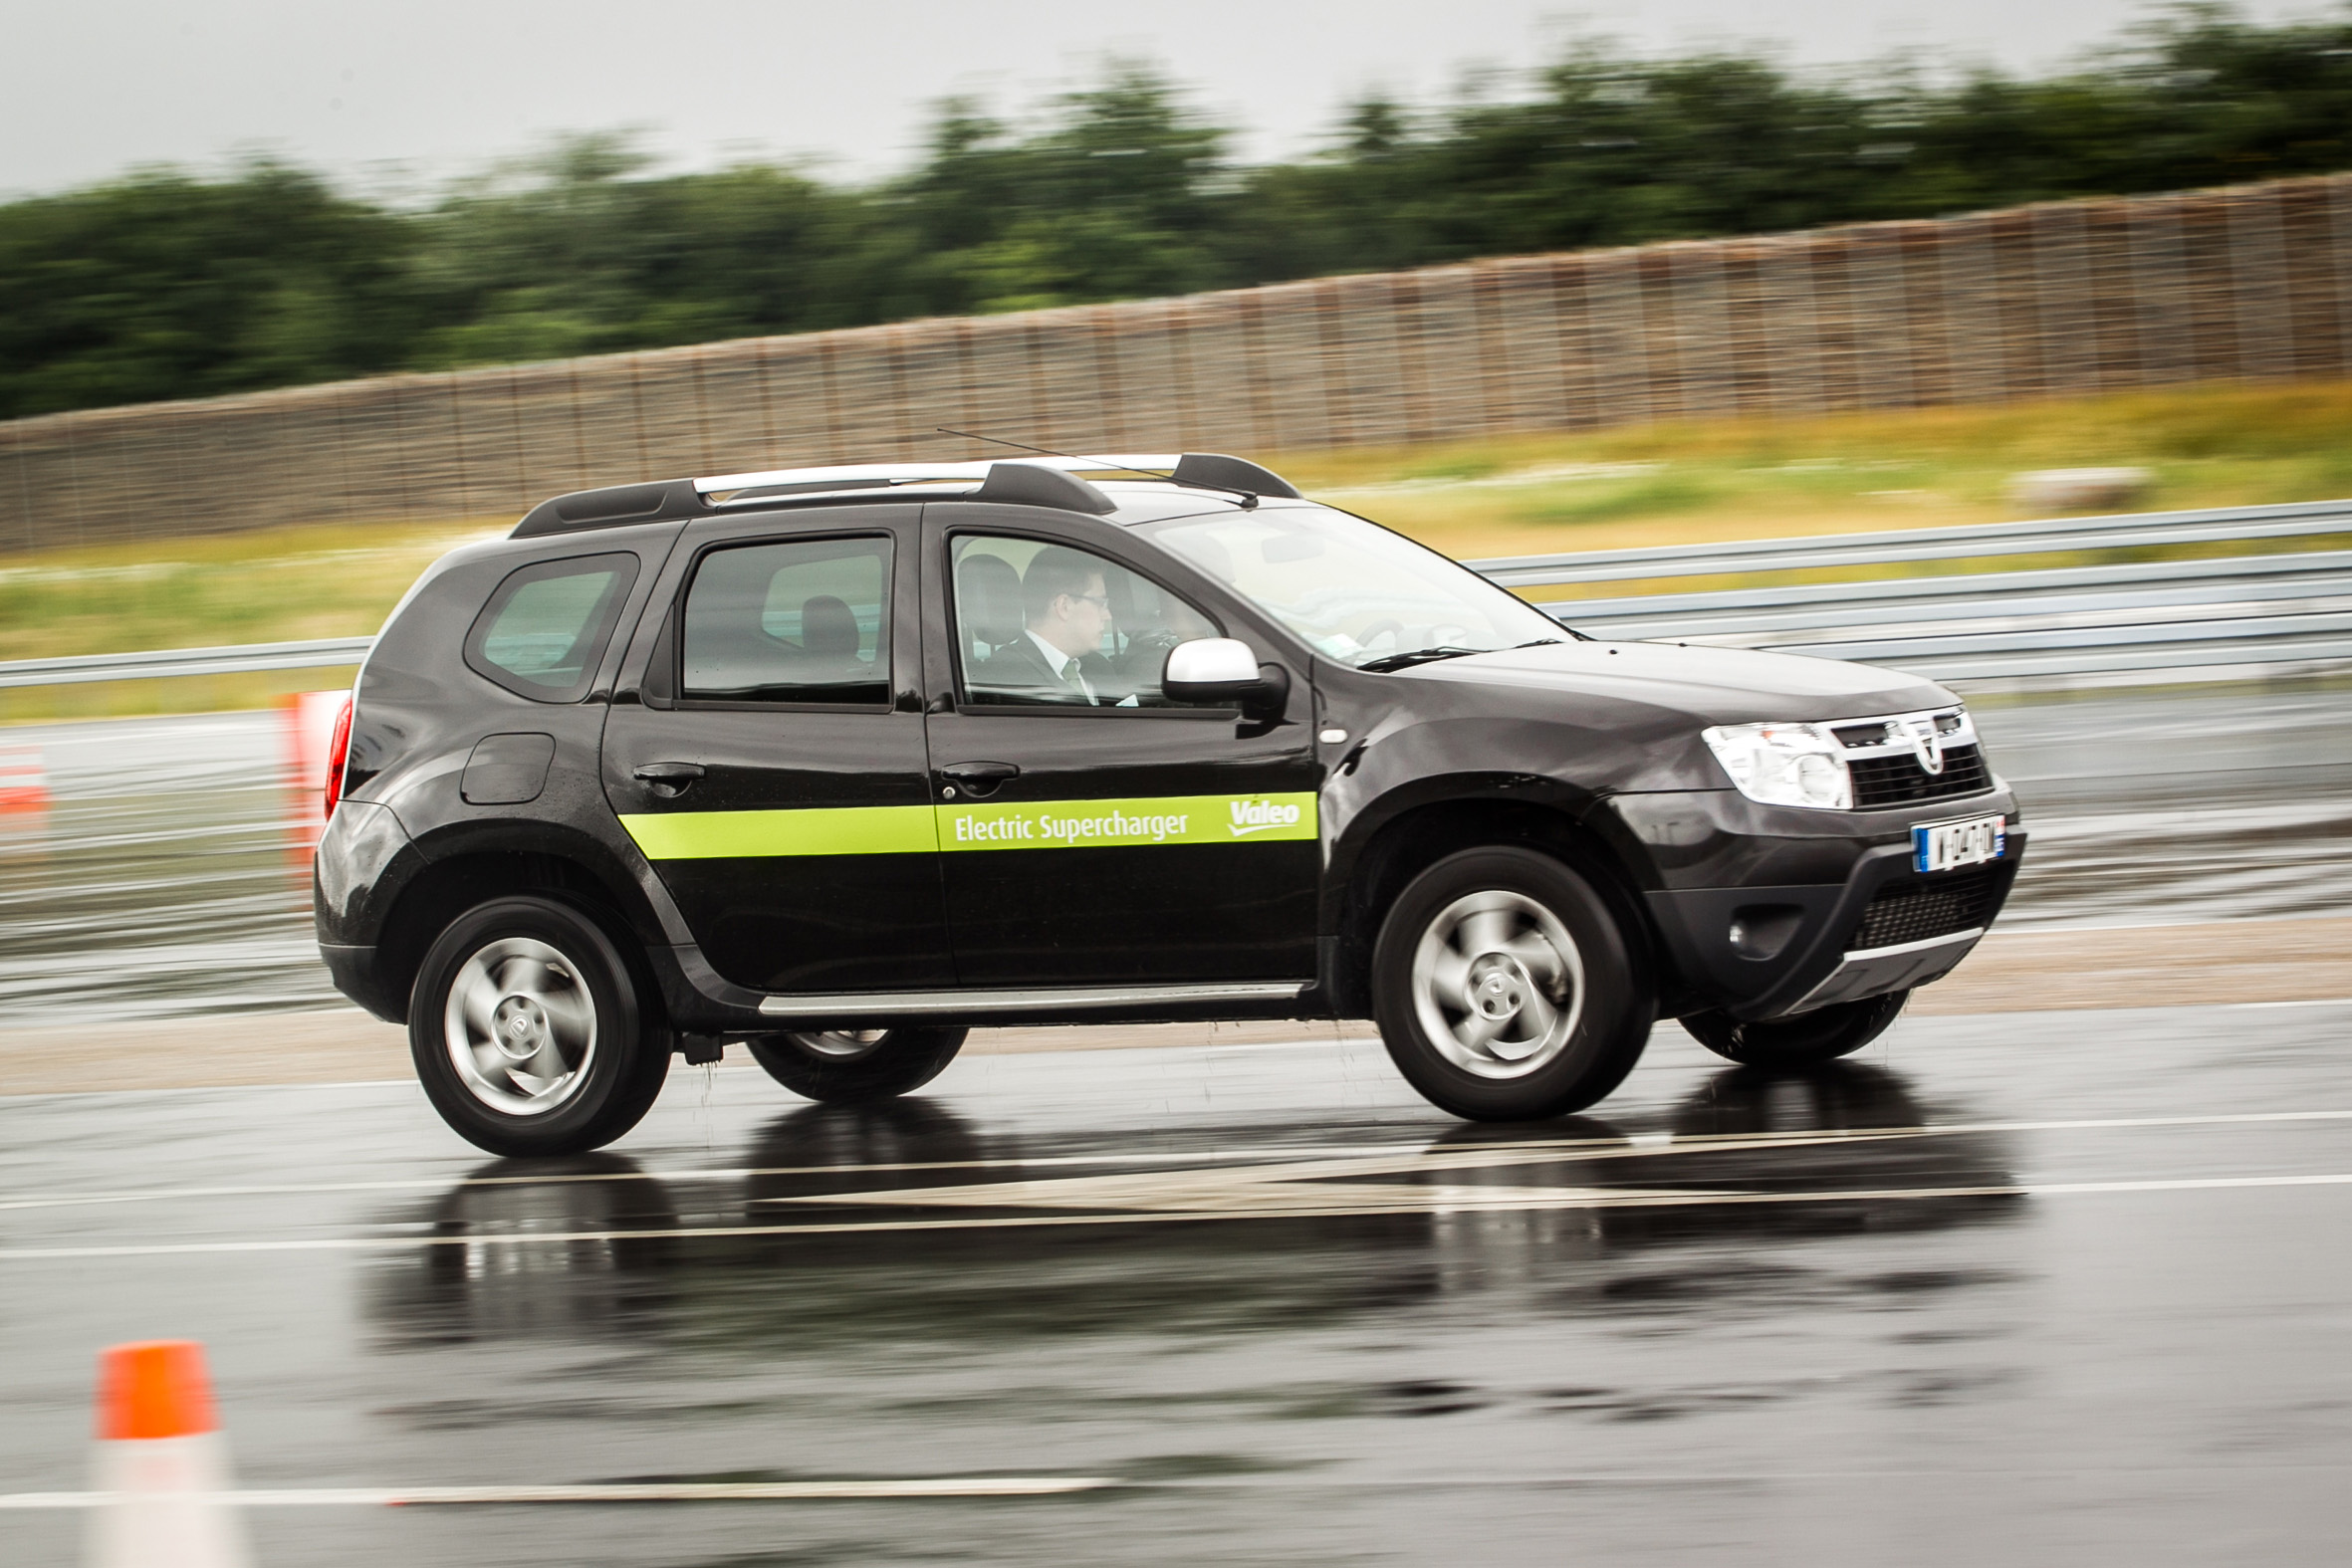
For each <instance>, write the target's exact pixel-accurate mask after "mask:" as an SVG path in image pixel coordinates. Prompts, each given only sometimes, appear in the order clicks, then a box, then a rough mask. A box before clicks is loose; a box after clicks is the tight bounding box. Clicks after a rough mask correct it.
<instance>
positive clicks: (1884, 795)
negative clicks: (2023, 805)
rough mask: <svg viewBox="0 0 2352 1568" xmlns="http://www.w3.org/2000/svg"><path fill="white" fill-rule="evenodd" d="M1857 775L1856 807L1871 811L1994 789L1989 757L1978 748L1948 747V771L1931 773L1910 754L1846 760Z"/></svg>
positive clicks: (1946, 762)
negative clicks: (1882, 807) (1889, 806)
mask: <svg viewBox="0 0 2352 1568" xmlns="http://www.w3.org/2000/svg"><path fill="white" fill-rule="evenodd" d="M1846 767H1847V768H1848V769H1850V770H1851V771H1852V772H1853V776H1854V805H1855V807H1856V809H1859V810H1867V809H1869V808H1870V807H1872V806H1878V805H1909V804H1911V803H1912V802H1913V801H1915V800H1943V799H1949V798H1950V797H1951V796H1953V795H1956V794H1977V793H1979V792H1981V791H1983V790H1986V789H1990V788H1992V787H1993V775H1992V773H1991V772H1990V771H1989V770H1987V768H1986V767H1985V754H1984V752H1983V751H1982V750H1981V749H1980V748H1978V747H1975V746H1948V747H1946V748H1944V771H1943V772H1942V773H1940V774H1931V773H1929V772H1928V771H1927V770H1926V769H1924V768H1922V767H1920V766H1919V758H1918V757H1917V756H1916V755H1914V754H1912V753H1909V752H1903V753H1898V754H1897V755H1895V756H1892V757H1854V758H1848V759H1847V760H1846Z"/></svg>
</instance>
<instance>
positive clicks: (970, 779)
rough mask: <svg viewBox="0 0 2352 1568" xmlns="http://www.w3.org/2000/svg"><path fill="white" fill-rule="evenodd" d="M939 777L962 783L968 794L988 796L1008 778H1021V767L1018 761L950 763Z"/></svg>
mask: <svg viewBox="0 0 2352 1568" xmlns="http://www.w3.org/2000/svg"><path fill="white" fill-rule="evenodd" d="M939 777H940V778H942V779H947V780H952V781H953V782H954V783H955V784H961V785H962V786H963V789H964V792H965V793H966V794H969V795H972V796H975V797H977V798H986V797H987V796H989V795H992V794H994V793H996V789H997V785H999V784H1003V783H1004V782H1005V781H1006V780H1008V779H1018V778H1020V777H1021V767H1020V765H1019V764H1018V763H949V764H948V765H947V766H946V767H944V768H942V769H940V770H939Z"/></svg>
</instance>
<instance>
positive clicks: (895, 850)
mask: <svg viewBox="0 0 2352 1568" xmlns="http://www.w3.org/2000/svg"><path fill="white" fill-rule="evenodd" d="M620 825H621V826H623V827H625V828H627V829H628V834H629V837H631V838H633V839H635V840H636V841H637V847H638V848H639V849H642V850H643V851H645V858H646V859H648V860H738V859H742V860H749V859H758V858H761V857H764V856H770V855H913V854H925V855H927V854H930V853H931V852H932V851H934V850H936V849H937V848H938V847H939V839H938V838H937V836H936V829H935V828H934V827H933V825H932V821H931V808H930V807H929V806H927V805H850V806H831V807H824V808H820V809H812V810H802V811H662V812H647V813H645V814H643V815H636V816H623V817H622V818H621V819H620Z"/></svg>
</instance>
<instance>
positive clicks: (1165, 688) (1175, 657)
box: [1160, 637, 1291, 717]
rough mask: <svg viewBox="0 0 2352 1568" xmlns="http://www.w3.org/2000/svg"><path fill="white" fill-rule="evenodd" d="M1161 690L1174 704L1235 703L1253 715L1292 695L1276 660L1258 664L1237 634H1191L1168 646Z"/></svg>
mask: <svg viewBox="0 0 2352 1568" xmlns="http://www.w3.org/2000/svg"><path fill="white" fill-rule="evenodd" d="M1160 690H1161V691H1162V692H1164V693H1166V694H1167V695H1168V697H1169V698H1170V699H1171V700H1173V701H1175V702H1202V703H1239V704H1241V706H1242V708H1243V710H1244V711H1245V712H1250V713H1252V715H1253V716H1254V717H1256V716H1262V710H1266V709H1270V708H1272V709H1278V710H1279V708H1280V707H1281V705H1282V702H1283V700H1284V699H1285V698H1287V697H1289V696H1290V695H1291V677H1290V675H1289V673H1288V672H1286V671H1285V670H1284V669H1283V667H1282V666H1281V665H1279V664H1265V665H1262V664H1260V663H1259V662H1258V655H1257V654H1256V653H1253V652H1252V651H1251V650H1250V645H1249V644H1248V643H1246V642H1243V641H1241V640H1239V639H1238V638H1234V637H1196V638H1194V639H1193V640H1192V641H1191V642H1180V643H1178V644H1176V646H1175V647H1173V648H1170V649H1169V650H1168V662H1167V664H1166V665H1165V666H1163V667H1162V669H1161V671H1160Z"/></svg>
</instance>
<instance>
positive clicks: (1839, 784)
mask: <svg viewBox="0 0 2352 1568" xmlns="http://www.w3.org/2000/svg"><path fill="white" fill-rule="evenodd" d="M1699 738H1700V739H1701V740H1703V741H1705V742H1706V743H1707V749H1708V750H1709V751H1711V752H1713V753H1714V754H1715V760H1716V761H1717V762H1719V763H1721V764H1723V771H1724V772H1725V773H1727V774H1730V775H1731V776H1732V783H1733V784H1738V785H1739V786H1740V792H1741V793H1742V794H1744V795H1746V796H1748V798H1749V799H1751V800H1757V801H1761V802H1763V803H1764V804H1765V805H1810V806H1817V807H1819V808H1821V809H1823V810H1830V811H1843V810H1847V809H1850V808H1851V807H1852V805H1853V803H1854V781H1853V778H1852V776H1851V775H1849V774H1848V773H1847V772H1846V759H1845V748H1844V747H1842V746H1840V745H1838V743H1837V737H1836V736H1834V735H1832V734H1831V733H1830V731H1829V726H1827V725H1825V724H1721V725H1717V726H1715V727H1714V728H1713V729H1708V730H1702V731H1700V732H1699Z"/></svg>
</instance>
